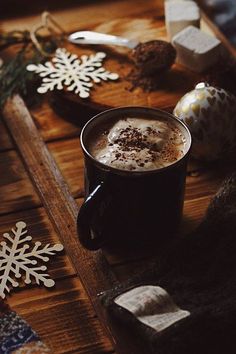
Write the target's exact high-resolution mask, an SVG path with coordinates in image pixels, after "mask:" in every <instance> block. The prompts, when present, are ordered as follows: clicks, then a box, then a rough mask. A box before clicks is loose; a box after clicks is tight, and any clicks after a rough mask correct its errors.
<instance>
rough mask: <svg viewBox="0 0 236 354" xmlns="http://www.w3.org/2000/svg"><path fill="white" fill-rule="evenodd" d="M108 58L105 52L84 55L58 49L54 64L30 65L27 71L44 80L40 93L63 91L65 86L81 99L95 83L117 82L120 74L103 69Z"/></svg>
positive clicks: (85, 96)
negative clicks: (103, 64) (105, 59)
mask: <svg viewBox="0 0 236 354" xmlns="http://www.w3.org/2000/svg"><path fill="white" fill-rule="evenodd" d="M105 57H106V54H105V53H103V52H98V53H96V54H91V55H90V56H87V55H82V56H81V58H78V56H77V55H76V54H72V53H69V52H68V51H66V49H65V48H58V49H57V50H56V56H55V57H54V58H53V59H52V62H50V61H48V62H46V63H45V64H38V65H35V64H29V65H27V67H26V69H27V70H28V71H34V72H35V73H36V74H39V76H41V77H42V78H43V80H42V84H41V86H40V87H39V88H38V90H37V91H38V92H39V93H45V92H47V91H52V90H54V89H57V90H62V89H63V87H64V86H66V87H67V90H68V91H74V92H75V93H76V94H79V96H80V97H81V98H87V97H89V94H90V89H91V87H92V86H93V83H96V84H97V83H100V82H101V81H102V80H103V81H107V80H108V79H109V80H117V79H118V78H119V76H118V74H116V73H111V72H109V71H107V70H105V68H104V67H102V61H103V59H104V58H105Z"/></svg>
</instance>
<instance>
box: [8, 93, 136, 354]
mask: <svg viewBox="0 0 236 354" xmlns="http://www.w3.org/2000/svg"><path fill="white" fill-rule="evenodd" d="M3 117H4V121H5V123H6V125H7V126H8V129H9V130H10V132H11V135H12V137H13V139H14V141H15V143H16V144H17V146H18V149H19V151H20V153H21V157H22V159H23V161H24V164H25V167H26V169H27V171H28V173H29V176H30V178H31V180H32V182H33V183H34V186H35V188H36V190H37V192H38V194H39V196H40V198H41V200H42V203H43V205H44V207H45V209H46V211H47V214H48V216H49V218H50V220H51V222H52V225H53V226H54V228H55V231H56V232H57V234H58V235H59V238H60V240H61V242H62V243H63V245H64V247H65V251H66V253H67V255H68V256H69V257H70V259H71V261H72V264H73V267H74V268H75V270H76V272H77V274H78V276H79V278H80V280H81V281H82V284H83V286H84V287H85V289H86V291H87V293H88V295H89V298H90V300H91V302H92V304H93V306H94V309H95V311H96V313H97V315H98V317H99V319H100V321H101V327H103V331H104V333H105V334H106V336H107V337H108V338H109V340H110V342H111V343H112V344H113V345H114V348H115V350H116V351H117V353H122V354H125V353H128V352H129V353H130V352H133V353H138V352H139V347H137V345H136V344H134V343H133V342H132V340H131V339H130V338H129V337H127V333H125V331H124V330H122V328H121V327H120V326H117V325H116V323H115V322H114V321H111V319H109V318H108V317H107V316H106V314H105V313H104V311H103V309H102V305H101V304H100V301H99V299H98V293H100V292H102V291H104V290H106V289H109V288H111V287H112V286H115V285H116V284H117V280H116V278H115V276H114V274H113V273H112V271H111V269H110V268H109V266H108V264H107V262H106V260H105V258H104V257H103V255H102V253H101V252H100V251H98V252H93V253H91V252H89V251H87V250H85V249H83V248H82V247H81V246H80V244H79V243H78V239H77V231H76V217H77V214H78V206H77V204H76V202H75V201H74V199H73V197H72V195H71V194H70V192H69V189H68V187H67V185H66V183H65V181H64V179H63V177H62V175H61V174H60V172H59V170H58V168H57V165H56V163H55V161H54V159H53V158H52V156H51V154H50V153H49V151H48V149H47V147H46V145H45V144H44V142H43V140H42V138H41V137H40V135H39V133H38V131H37V128H36V126H35V124H34V122H33V120H32V118H31V116H30V113H29V111H28V110H27V108H26V106H25V104H24V102H23V100H22V99H21V98H20V97H19V96H17V95H16V96H13V98H11V99H9V100H8V101H7V102H6V104H5V106H4V110H3ZM111 328H112V332H111ZM125 337H126V338H125ZM124 338H125V343H124Z"/></svg>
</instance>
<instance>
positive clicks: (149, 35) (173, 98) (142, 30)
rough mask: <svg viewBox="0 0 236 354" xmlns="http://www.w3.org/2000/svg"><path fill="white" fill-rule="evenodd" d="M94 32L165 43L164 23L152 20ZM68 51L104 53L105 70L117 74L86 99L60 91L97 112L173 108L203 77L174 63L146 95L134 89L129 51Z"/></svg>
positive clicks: (74, 48) (124, 21) (123, 22)
mask: <svg viewBox="0 0 236 354" xmlns="http://www.w3.org/2000/svg"><path fill="white" fill-rule="evenodd" d="M93 29H94V30H95V31H98V32H102V33H109V34H115V35H120V36H123V37H126V38H130V39H136V40H139V41H140V42H146V41H150V40H154V39H161V40H167V41H168V39H167V35H166V30H165V27H164V26H163V21H160V20H158V19H154V18H140V19H134V18H122V19H116V20H113V21H110V22H106V23H104V24H102V25H99V26H96V27H95V28H93ZM66 47H67V49H68V50H69V51H71V52H72V53H75V54H77V55H78V56H81V55H82V54H88V55H89V54H91V53H95V51H104V52H105V53H106V54H107V58H106V60H105V65H104V66H105V67H106V69H107V70H109V71H111V72H116V73H118V74H119V77H120V78H119V80H118V81H108V82H103V83H101V84H95V85H94V87H93V88H92V89H91V95H90V97H89V98H88V99H80V98H79V96H78V95H76V94H73V93H70V92H68V91H66V90H64V91H63V96H64V98H66V99H67V100H69V101H72V102H76V103H78V104H79V105H81V104H82V105H88V106H90V107H93V108H94V109H97V110H104V109H108V108H114V107H119V106H128V105H137V106H151V107H157V108H173V105H174V104H175V103H177V102H178V100H179V99H180V98H181V97H182V96H183V95H184V94H185V93H186V92H188V91H190V90H192V89H193V88H194V86H195V85H196V84H197V83H198V82H200V81H201V80H202V78H203V75H201V74H196V73H194V72H191V71H190V70H188V69H186V68H185V67H183V66H181V65H178V64H175V65H173V66H172V68H171V70H169V71H168V72H167V73H166V75H165V76H164V78H161V77H159V76H158V75H156V81H157V83H158V89H156V90H155V91H152V92H147V91H145V90H144V89H142V88H141V87H133V84H132V83H131V81H130V79H129V74H130V73H131V72H132V71H133V70H134V68H135V66H134V63H133V62H132V60H131V50H130V49H127V48H122V47H118V46H116V47H115V46H98V45H93V46H92V45H90V46H85V45H73V44H68V45H67V46H66Z"/></svg>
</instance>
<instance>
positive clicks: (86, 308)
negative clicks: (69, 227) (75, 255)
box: [8, 277, 114, 354]
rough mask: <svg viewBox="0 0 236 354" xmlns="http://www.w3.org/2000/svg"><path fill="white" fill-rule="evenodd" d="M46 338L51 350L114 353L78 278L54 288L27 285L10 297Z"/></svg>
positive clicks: (11, 304) (15, 307) (15, 306)
mask: <svg viewBox="0 0 236 354" xmlns="http://www.w3.org/2000/svg"><path fill="white" fill-rule="evenodd" d="M8 302H9V305H10V306H11V307H12V308H13V309H14V310H15V311H17V312H18V313H19V314H20V315H21V316H23V318H24V319H26V320H27V321H28V322H29V324H30V325H31V326H32V327H33V328H34V330H36V331H37V333H38V334H39V335H40V336H41V337H42V338H43V340H44V341H45V342H46V343H47V345H48V346H49V347H50V348H51V350H52V353H56V354H59V353H60V354H66V353H80V354H85V353H86V354H90V353H91V354H95V353H96V354H98V353H111V352H114V350H113V347H112V346H111V343H110V341H109V339H108V338H107V337H105V336H104V333H103V329H102V327H101V324H100V321H99V319H98V317H97V316H96V314H95V312H94V310H93V308H92V307H91V303H90V300H89V299H88V296H87V294H86V292H85V291H84V288H83V286H82V285H81V282H80V280H79V279H78V278H76V277H72V278H67V279H62V280H60V282H59V281H57V282H56V286H55V288H54V289H52V290H47V289H45V288H38V287H37V288H36V287H35V288H28V289H25V290H24V291H21V292H16V293H14V294H13V295H12V296H11V297H10V298H9V300H8Z"/></svg>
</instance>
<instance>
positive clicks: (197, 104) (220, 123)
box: [173, 83, 236, 161]
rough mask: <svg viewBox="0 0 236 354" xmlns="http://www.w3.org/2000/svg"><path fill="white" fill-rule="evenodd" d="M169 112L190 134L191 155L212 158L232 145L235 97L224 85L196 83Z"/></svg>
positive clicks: (234, 144) (234, 139) (235, 133)
mask: <svg viewBox="0 0 236 354" xmlns="http://www.w3.org/2000/svg"><path fill="white" fill-rule="evenodd" d="M173 114H174V115H175V116H176V117H178V118H179V119H180V120H182V121H183V122H184V123H185V124H186V125H187V126H188V128H189V130H190V132H191V134H192V139H193V145H192V156H193V157H195V158H197V159H200V160H205V161H213V160H216V159H218V158H221V157H222V156H224V155H225V154H226V153H229V152H230V151H232V150H233V149H234V148H235V147H236V97H235V96H234V95H233V94H231V93H229V92H227V91H225V90H224V89H222V88H216V87H213V86H209V85H208V84H205V83H199V84H198V85H197V86H196V87H195V89H194V90H193V91H191V92H188V93H186V94H185V95H184V96H183V97H182V98H181V99H180V101H179V102H178V103H177V105H176V107H175V109H174V111H173Z"/></svg>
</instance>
